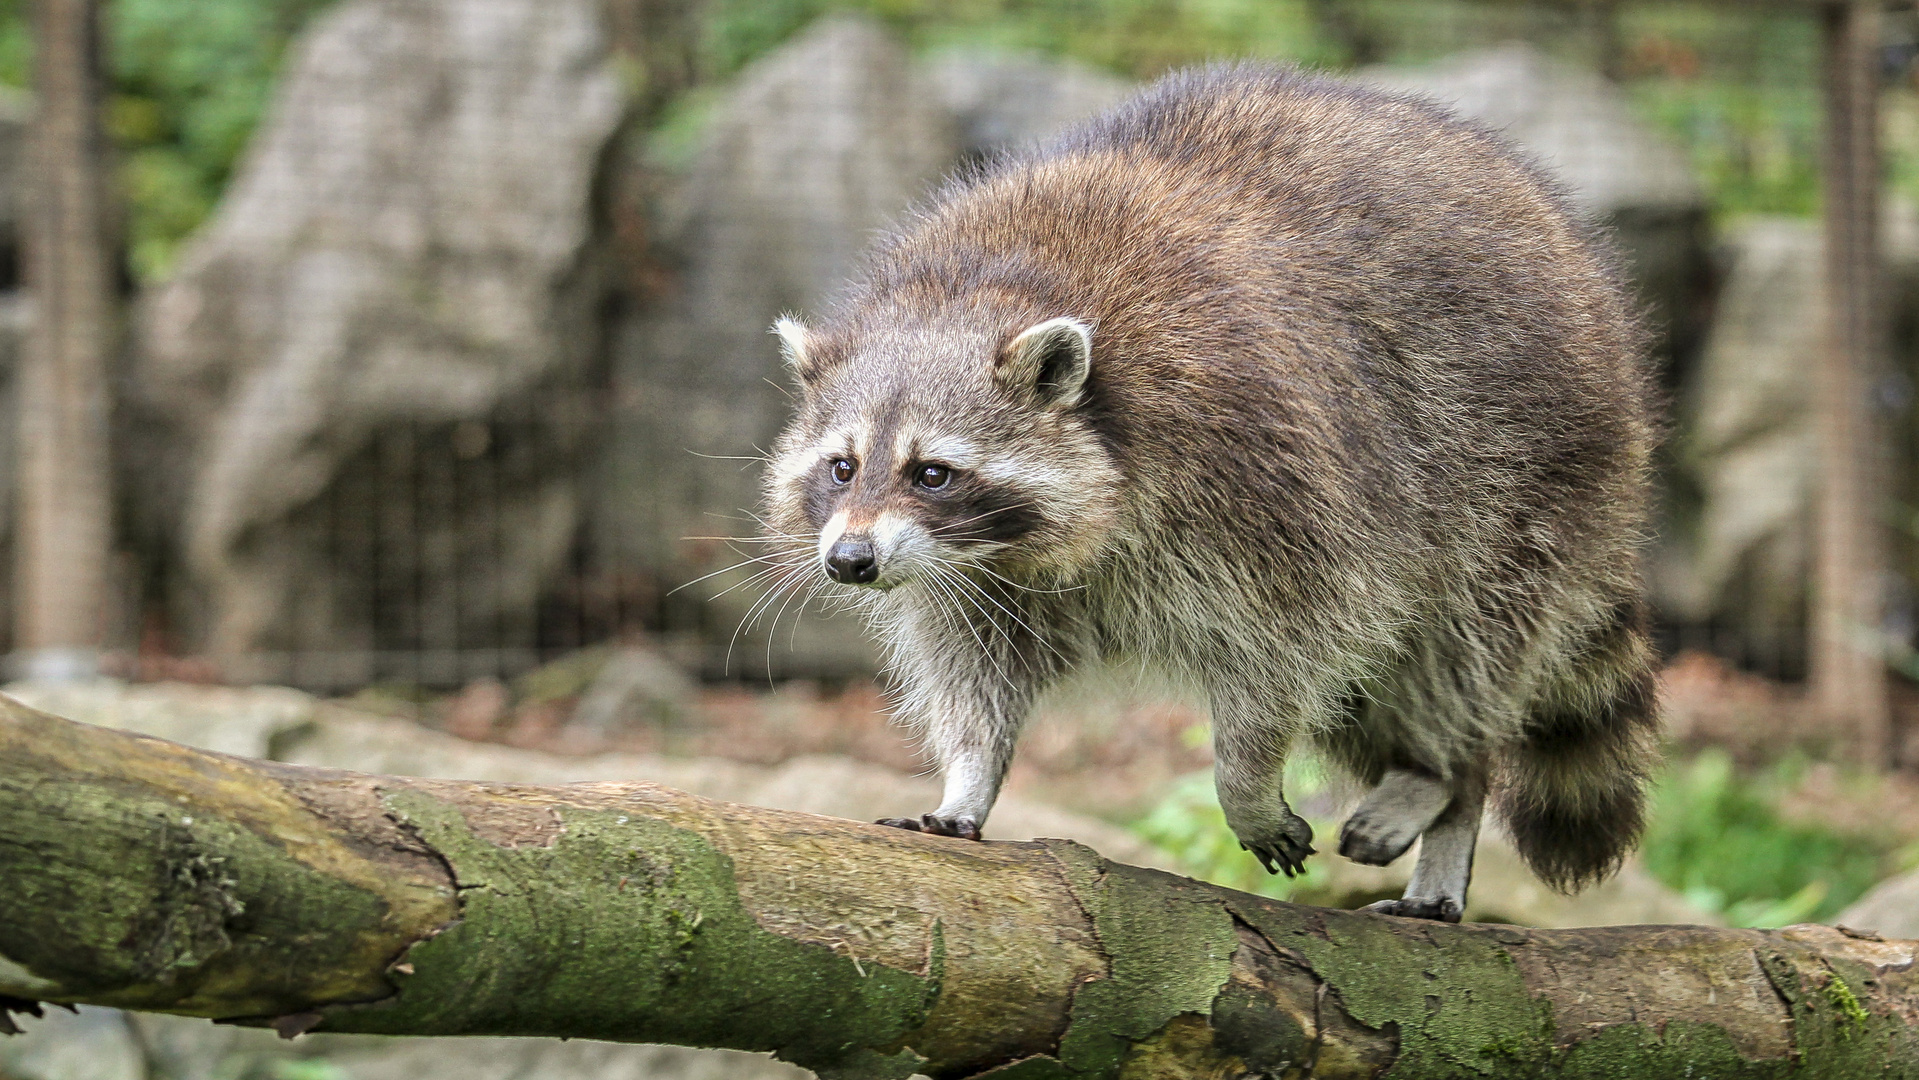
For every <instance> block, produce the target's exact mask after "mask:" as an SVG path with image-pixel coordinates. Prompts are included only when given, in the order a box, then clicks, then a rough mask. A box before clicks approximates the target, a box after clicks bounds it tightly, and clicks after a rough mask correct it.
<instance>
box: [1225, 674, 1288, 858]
mask: <svg viewBox="0 0 1919 1080" xmlns="http://www.w3.org/2000/svg"><path fill="white" fill-rule="evenodd" d="M1286 731H1287V728H1286V727H1284V726H1282V725H1280V724H1277V723H1272V722H1268V717H1266V716H1265V715H1264V714H1263V711H1255V710H1254V709H1252V708H1250V707H1246V706H1245V705H1244V703H1241V702H1236V701H1234V700H1233V699H1230V698H1221V697H1218V696H1216V697H1215V698H1214V701H1213V787H1214V789H1215V790H1217V791H1218V793H1219V806H1220V809H1221V810H1224V811H1225V812H1226V824H1227V826H1228V827H1230V828H1231V829H1232V830H1233V835H1234V836H1237V837H1238V838H1239V846H1240V847H1243V848H1245V849H1246V850H1247V851H1250V852H1252V853H1253V855H1254V857H1256V858H1258V859H1259V863H1260V865H1261V866H1264V867H1265V868H1266V872H1267V873H1269V874H1277V873H1280V872H1281V871H1284V872H1285V874H1286V876H1287V877H1292V876H1293V875H1294V874H1297V873H1299V872H1300V871H1301V870H1303V869H1304V868H1305V863H1306V857H1307V856H1308V855H1311V854H1313V827H1312V826H1311V825H1308V824H1307V823H1306V819H1305V818H1302V817H1300V816H1299V815H1298V814H1295V813H1293V808H1292V807H1291V806H1288V805H1287V804H1286V795H1285V792H1284V791H1283V790H1282V789H1281V781H1282V776H1283V774H1284V773H1285V771H1286V750H1287V744H1288V742H1289V740H1288V739H1287V737H1286Z"/></svg>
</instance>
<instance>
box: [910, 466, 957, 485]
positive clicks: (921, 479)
mask: <svg viewBox="0 0 1919 1080" xmlns="http://www.w3.org/2000/svg"><path fill="white" fill-rule="evenodd" d="M952 478H953V470H951V469H949V468H947V467H946V466H944V465H922V466H920V473H919V475H918V476H916V477H914V478H913V482H914V483H916V484H918V485H919V486H921V487H923V488H927V489H930V490H933V491H938V490H939V489H940V488H943V487H945V486H946V482H947V481H948V480H951V479H952Z"/></svg>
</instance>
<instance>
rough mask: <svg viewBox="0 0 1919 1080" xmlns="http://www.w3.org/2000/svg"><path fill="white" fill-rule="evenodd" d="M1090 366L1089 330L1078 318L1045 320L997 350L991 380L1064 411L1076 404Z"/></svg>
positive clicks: (1090, 344) (1091, 361) (1045, 406)
mask: <svg viewBox="0 0 1919 1080" xmlns="http://www.w3.org/2000/svg"><path fill="white" fill-rule="evenodd" d="M1092 364H1093V331H1092V328H1091V327H1089V326H1087V325H1086V324H1085V323H1083V322H1080V321H1079V320H1078V319H1048V320H1046V321H1045V322H1043V323H1040V324H1039V325H1037V326H1032V327H1028V328H1027V329H1025V330H1022V331H1020V333H1019V335H1018V336H1017V337H1015V338H1013V340H1011V341H1009V342H1007V343H1006V345H1005V346H1004V347H1003V348H1001V349H1000V351H999V357H998V359H997V360H996V361H995V362H994V367H993V378H994V379H996V380H997V381H998V382H999V383H1000V385H1002V386H1005V387H1007V388H1009V389H1011V390H1014V391H1018V392H1024V393H1030V394H1032V395H1033V396H1034V397H1036V398H1037V399H1038V400H1039V403H1040V405H1041V406H1042V407H1043V408H1048V409H1064V408H1069V407H1071V406H1073V405H1076V404H1078V403H1079V392H1080V389H1081V388H1082V387H1084V386H1085V385H1086V374H1087V372H1088V371H1089V370H1091V368H1092Z"/></svg>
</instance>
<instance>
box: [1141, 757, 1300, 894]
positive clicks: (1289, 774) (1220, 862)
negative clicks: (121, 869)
mask: <svg viewBox="0 0 1919 1080" xmlns="http://www.w3.org/2000/svg"><path fill="white" fill-rule="evenodd" d="M1197 730H1201V731H1203V730H1204V729H1197ZM1324 783H1325V780H1324V777H1323V775H1322V774H1321V773H1320V772H1319V771H1318V770H1317V768H1316V767H1314V766H1313V765H1312V764H1311V763H1310V762H1306V761H1304V760H1302V759H1300V758H1298V757H1295V758H1294V760H1293V761H1291V762H1289V763H1288V765H1287V770H1286V782H1285V790H1286V793H1287V796H1288V798H1289V799H1291V800H1293V801H1295V802H1297V801H1300V800H1304V799H1307V798H1310V797H1311V796H1312V795H1313V794H1314V793H1316V792H1318V791H1319V790H1320V789H1321V788H1322V787H1323V786H1324ZM1312 824H1313V831H1314V833H1315V835H1316V836H1319V837H1324V836H1325V835H1327V829H1328V827H1329V826H1328V823H1326V822H1320V821H1315V822H1313V823H1312ZM1133 831H1134V832H1136V833H1138V834H1139V835H1140V837H1142V838H1143V839H1145V840H1146V841H1148V842H1149V843H1151V844H1153V845H1154V846H1156V847H1158V848H1159V849H1160V850H1161V851H1164V852H1166V853H1167V854H1168V855H1171V856H1173V858H1175V859H1177V860H1178V861H1179V864H1180V866H1181V867H1183V868H1185V870H1186V872H1187V873H1188V874H1191V875H1192V876H1193V877H1196V878H1198V879H1200V880H1201V881H1210V882H1212V883H1213V884H1215V885H1224V886H1226V887H1227V888H1229V889H1238V890H1240V891H1241V892H1249V893H1257V894H1259V895H1261V896H1270V897H1273V898H1274V899H1277V900H1293V899H1301V900H1303V899H1306V898H1309V897H1312V896H1314V895H1315V894H1316V893H1318V892H1319V891H1320V886H1321V885H1322V879H1323V878H1324V877H1325V874H1324V873H1323V872H1322V871H1320V870H1319V869H1318V867H1321V866H1323V865H1324V860H1325V859H1326V857H1327V856H1325V855H1323V854H1322V855H1319V856H1317V857H1315V858H1312V859H1309V860H1307V862H1306V872H1305V873H1303V874H1301V875H1299V876H1298V877H1293V878H1289V877H1285V876H1282V875H1276V874H1268V873H1267V872H1266V871H1265V870H1263V869H1261V868H1260V865H1259V862H1258V860H1256V859H1254V858H1253V857H1252V856H1251V855H1249V854H1247V853H1246V851H1245V850H1244V849H1242V848H1241V847H1240V846H1239V840H1238V839H1237V838H1236V837H1234V836H1233V831H1232V830H1231V829H1229V828H1227V827H1226V814H1225V812H1224V811H1222V810H1220V808H1219V797H1218V795H1216V794H1215V793H1214V791H1213V774H1212V773H1209V772H1202V773H1193V774H1191V775H1190V776H1183V777H1181V778H1180V779H1179V780H1177V781H1175V782H1174V783H1173V787H1172V789H1171V790H1170V791H1169V792H1168V793H1167V795H1166V797H1165V798H1164V799H1162V800H1160V802H1159V804H1158V805H1156V806H1154V807H1153V809H1152V810H1150V811H1148V812H1147V814H1146V816H1145V817H1144V818H1141V819H1140V820H1139V821H1138V822H1136V823H1135V824H1134V825H1133ZM1319 846H1323V844H1321V845H1319Z"/></svg>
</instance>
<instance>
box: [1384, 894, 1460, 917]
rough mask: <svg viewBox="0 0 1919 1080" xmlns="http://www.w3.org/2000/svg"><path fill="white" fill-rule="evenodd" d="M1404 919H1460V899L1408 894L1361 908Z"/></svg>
mask: <svg viewBox="0 0 1919 1080" xmlns="http://www.w3.org/2000/svg"><path fill="white" fill-rule="evenodd" d="M1359 910H1361V911H1374V912H1378V913H1379V914H1381V915H1397V916H1399V917H1400V918H1402V919H1431V920H1433V921H1434V922H1453V923H1456V922H1458V921H1459V915H1460V911H1459V901H1457V900H1455V899H1453V898H1452V897H1450V896H1406V897H1401V898H1400V899H1398V900H1379V901H1375V902H1374V903H1371V904H1367V905H1366V906H1365V907H1363V908H1360V909H1359Z"/></svg>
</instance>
